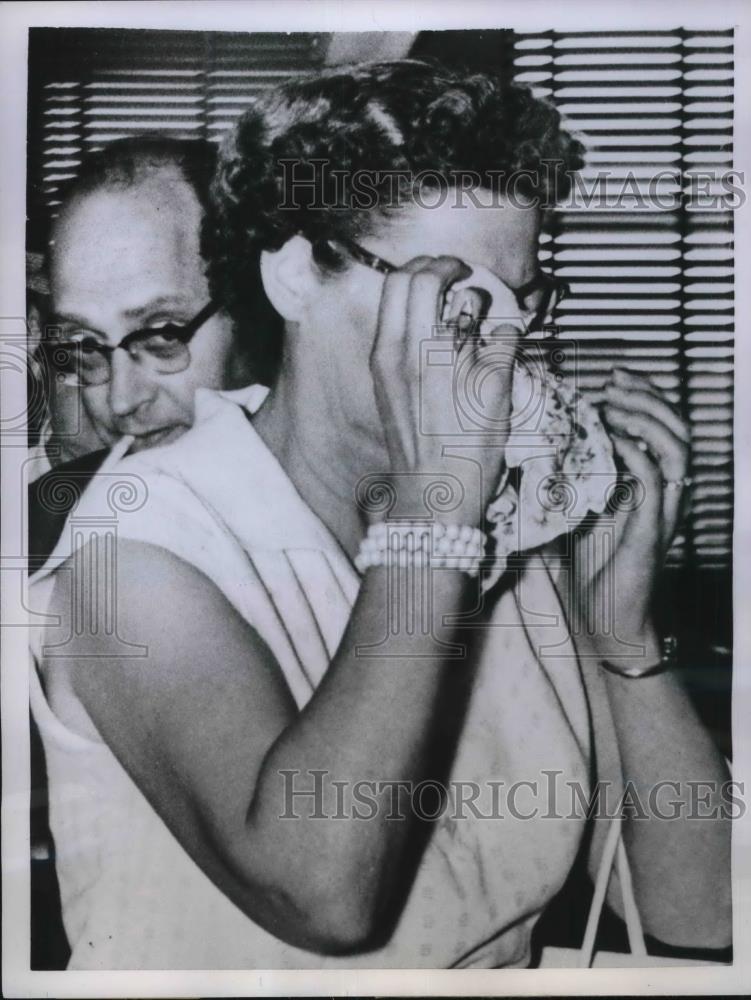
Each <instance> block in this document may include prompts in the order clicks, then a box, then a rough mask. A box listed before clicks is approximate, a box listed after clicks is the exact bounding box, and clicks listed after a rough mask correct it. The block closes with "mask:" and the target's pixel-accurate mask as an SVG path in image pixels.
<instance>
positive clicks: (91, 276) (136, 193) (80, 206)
mask: <svg viewBox="0 0 751 1000" xmlns="http://www.w3.org/2000/svg"><path fill="white" fill-rule="evenodd" d="M200 222H201V208H200V205H199V203H198V199H197V198H196V195H195V193H194V192H193V190H192V188H191V187H190V185H188V184H187V182H185V181H184V180H183V179H182V178H181V177H179V176H178V175H176V174H168V173H167V172H166V171H161V172H159V174H158V175H155V176H153V177H149V178H147V179H145V180H143V181H141V182H139V183H138V184H135V185H133V186H130V187H127V188H124V187H117V188H99V189H97V190H95V191H92V192H88V193H86V194H83V195H80V196H77V197H75V198H74V199H73V200H72V201H71V202H70V203H69V204H68V205H66V206H65V208H64V209H63V211H62V213H61V215H60V218H59V219H58V221H57V224H56V225H55V227H54V230H53V239H52V242H51V245H50V274H51V278H52V291H53V295H55V294H59V293H60V292H61V291H64V290H66V289H67V290H70V289H71V288H75V289H78V288H83V289H87V290H89V291H92V292H93V291H94V290H98V289H105V290H108V291H109V292H110V293H111V294H116V293H117V292H119V290H120V289H121V288H123V289H127V287H128V285H129V284H131V283H133V282H143V281H144V280H147V279H148V278H149V277H151V278H153V277H155V276H157V277H159V276H163V277H164V278H168V279H169V280H172V279H173V277H175V278H179V283H181V284H182V283H184V282H185V281H195V279H196V275H197V274H199V273H203V263H202V261H201V259H200V255H199V240H200ZM180 276H182V278H180Z"/></svg>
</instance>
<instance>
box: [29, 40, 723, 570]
mask: <svg viewBox="0 0 751 1000" xmlns="http://www.w3.org/2000/svg"><path fill="white" fill-rule="evenodd" d="M511 37H512V39H513V63H514V73H515V76H516V78H517V79H520V80H523V81H526V82H528V83H530V84H531V85H532V86H533V87H534V88H535V90H536V91H537V92H538V93H540V94H542V95H545V96H547V97H550V98H551V99H552V100H553V101H554V102H555V103H556V104H557V105H558V107H559V109H560V110H561V112H562V113H563V114H564V115H565V116H566V118H567V119H568V121H569V123H570V124H571V126H572V127H573V128H574V129H576V130H578V131H580V132H581V133H583V134H584V136H585V139H586V144H587V147H588V150H589V153H588V162H587V166H586V167H585V169H584V171H583V173H582V187H581V188H580V189H577V191H576V192H575V194H574V197H573V199H572V203H571V204H570V205H566V206H564V207H562V208H561V209H560V210H558V211H557V212H556V213H554V217H553V224H552V226H551V228H550V230H549V231H548V232H547V233H546V234H545V235H544V236H543V241H544V242H543V244H542V246H541V256H542V259H543V261H544V263H545V264H546V266H549V267H550V268H551V269H552V270H553V271H554V272H555V273H557V274H559V275H560V276H561V277H564V278H566V279H567V280H568V281H569V283H570V284H571V289H572V295H571V297H570V298H569V299H568V300H567V301H564V303H563V304H562V306H561V309H560V311H559V315H558V317H557V322H558V324H559V326H560V338H561V340H562V341H568V342H570V343H571V344H572V345H573V348H574V349H573V350H567V351H565V352H564V357H565V360H564V368H566V367H567V366H568V374H570V375H573V376H574V377H576V378H578V379H579V381H580V383H581V384H582V385H583V386H596V385H599V384H601V383H602V382H603V380H604V378H605V376H606V374H607V373H609V371H610V370H611V369H612V367H613V365H614V364H616V363H618V362H622V363H624V364H626V365H627V366H628V367H631V368H633V369H636V370H642V371H646V372H649V373H650V374H653V375H656V376H657V377H658V379H659V382H660V384H661V385H662V387H663V388H664V389H665V390H666V391H667V392H668V393H669V395H670V396H671V397H672V399H673V400H674V401H676V402H678V403H680V405H681V406H682V407H683V408H684V410H685V412H686V413H687V415H688V416H689V418H690V421H691V427H692V435H693V442H692V443H693V447H692V469H691V474H692V476H693V478H694V481H695V485H694V488H693V493H692V509H691V516H690V518H688V519H687V521H686V530H685V532H684V533H683V534H682V535H681V536H680V537H679V538H678V539H677V540H676V543H675V545H674V547H673V550H672V552H671V560H672V561H673V562H674V563H676V562H685V561H689V562H690V563H692V564H697V563H698V564H699V565H700V566H702V567H706V568H716V569H725V568H727V567H728V566H729V561H730V549H731V532H732V474H733V472H732V393H733V244H732V239H733V230H732V204H728V198H727V195H728V192H727V190H726V189H725V188H723V186H722V184H721V183H720V180H719V177H720V174H721V172H722V171H724V170H729V169H731V168H732V107H733V105H732V100H733V35H732V31H725V32H717V31H706V32H687V31H683V30H676V31H670V32H648V33H647V32H618V33H614V34H611V35H604V34H603V33H601V32H599V33H594V32H592V33H587V32H577V33H573V32H572V33H557V32H553V31H550V32H544V33H534V34H522V33H516V34H515V35H513V36H511ZM324 50H325V41H324V38H323V36H321V35H316V34H305V33H294V34H273V33H255V34H253V33H230V32H170V31H132V30H131V31H121V32H112V31H101V30H97V29H76V30H73V29H70V30H66V29H33V30H32V32H31V37H30V120H29V137H30V145H31V154H30V161H29V214H30V224H31V227H32V229H33V224H34V220H35V219H43V218H44V217H45V216H46V214H47V212H48V211H50V210H52V212H54V209H55V203H56V195H57V191H58V188H59V185H60V183H61V182H62V181H64V180H65V179H67V178H68V177H70V176H71V175H73V174H74V173H75V171H76V170H77V167H78V164H79V163H80V159H81V155H82V154H83V153H84V152H87V151H89V150H91V149H94V148H97V147H100V146H101V145H103V144H104V143H105V142H107V141H108V140H110V139H113V138H116V137H118V136H124V135H132V134H135V133H142V132H148V131H152V130H154V131H160V132H166V133H168V134H171V135H175V136H191V135H200V136H205V137H207V138H211V139H218V138H219V136H220V135H221V134H222V133H223V132H224V131H225V130H226V129H227V128H229V127H230V126H231V125H232V123H233V122H234V121H235V120H236V118H237V116H238V115H239V114H240V113H241V112H242V110H243V108H244V107H246V106H247V105H248V104H249V103H250V102H252V100H253V99H254V97H255V96H256V95H257V94H258V93H260V92H261V91H263V90H265V89H267V88H270V87H274V86H276V85H277V84H278V82H279V81H280V80H282V79H284V78H285V77H288V76H292V75H296V74H300V73H308V72H312V71H314V70H315V69H316V68H317V67H318V66H320V65H321V63H322V61H323V58H324ZM598 175H601V176H598ZM712 177H713V179H711V178H712ZM699 185H701V191H702V192H703V196H702V197H699V198H696V197H693V196H694V195H695V194H696V193H697V191H698V186H699ZM624 186H625V187H624ZM655 196H656V197H657V198H659V199H660V201H659V203H658V204H655Z"/></svg>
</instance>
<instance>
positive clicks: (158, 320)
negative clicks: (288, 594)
mask: <svg viewBox="0 0 751 1000" xmlns="http://www.w3.org/2000/svg"><path fill="white" fill-rule="evenodd" d="M105 154H109V155H107V156H105ZM125 154H127V155H125ZM97 156H98V161H97V163H95V164H94V166H93V167H92V166H91V165H87V167H86V168H85V169H84V170H82V173H81V176H80V178H79V179H78V181H77V182H76V183H75V184H74V185H73V186H72V187H71V188H70V189H69V190H68V191H67V193H66V197H65V199H64V202H63V205H62V207H61V211H60V214H59V216H58V218H57V220H56V222H55V224H54V226H53V229H52V233H51V239H50V243H49V248H48V265H49V275H50V292H51V299H52V307H53V314H54V316H53V318H54V323H55V326H56V327H57V328H58V330H59V332H58V334H57V335H58V337H59V338H60V339H62V340H66V341H67V340H70V339H81V338H84V337H85V338H88V339H89V342H90V343H93V344H101V345H103V346H104V347H105V348H106V347H109V348H112V349H114V348H117V346H118V345H119V344H120V343H121V341H122V340H123V338H126V337H129V335H132V334H133V333H135V332H137V331H143V330H149V331H155V334H156V346H157V348H159V338H160V336H161V334H160V332H159V331H161V330H165V329H166V328H168V327H169V326H173V327H174V326H178V327H180V326H185V324H187V323H189V322H190V321H191V320H192V319H193V318H194V317H195V316H196V315H197V314H198V313H200V312H201V310H202V309H204V307H205V306H206V305H207V303H208V302H209V298H210V296H209V290H208V283H207V280H206V275H205V265H204V261H203V260H202V258H201V255H200V229H201V222H202V219H203V206H202V204H201V199H200V197H199V192H198V189H197V187H196V185H195V184H194V183H193V182H192V181H191V180H190V179H188V176H187V175H186V171H185V164H184V162H183V161H180V160H171V159H169V158H168V157H165V155H164V150H162V149H161V148H160V150H159V155H158V156H157V155H156V152H155V150H154V149H153V148H152V147H149V148H148V149H146V150H141V152H138V151H135V152H134V150H133V148H132V144H131V146H130V147H128V148H125V149H123V148H121V149H120V150H119V151H117V156H115V155H112V154H110V151H109V150H106V151H104V152H103V154H102V155H101V156H100V155H99V154H97ZM105 168H106V169H105ZM207 183H208V181H207ZM153 339H154V338H152V340H153ZM167 340H168V341H170V342H171V343H172V344H174V342H175V339H174V335H173V334H171V333H170V332H169V330H167ZM126 343H129V344H131V345H132V344H133V339H132V337H130V338H129V341H127V342H126ZM138 343H143V341H139V340H138V338H136V344H138ZM188 346H189V354H190V358H189V361H188V363H187V366H186V368H185V369H184V370H180V371H177V372H175V371H170V372H164V371H163V370H162V368H163V367H164V366H163V365H161V362H160V361H159V359H158V357H157V354H156V353H154V354H149V353H148V352H147V351H143V350H140V348H138V349H136V350H135V351H134V350H125V349H115V350H114V351H105V354H104V356H109V357H110V368H109V372H108V377H107V370H106V366H105V373H106V374H105V378H106V380H105V381H104V382H103V383H100V384H95V385H91V384H89V385H84V386H82V388H81V395H82V399H83V402H84V406H85V407H86V410H87V411H88V413H89V416H90V417H91V419H92V421H93V422H94V423H95V424H96V426H97V428H98V429H99V431H100V432H101V433H102V436H103V437H104V438H105V439H106V440H112V439H114V438H117V437H119V436H120V435H122V434H133V435H135V437H136V442H135V445H134V449H135V450H138V449H139V448H147V447H150V446H152V445H155V444H160V443H164V442H166V441H168V440H172V439H173V438H174V437H177V436H178V435H179V434H181V433H182V432H183V431H184V430H186V429H187V428H188V427H189V426H190V425H191V423H192V420H193V403H194V396H195V391H196V389H197V388H200V387H208V388H215V389H216V388H228V387H231V386H232V385H234V384H237V383H240V382H242V381H244V380H245V379H244V378H243V376H241V375H240V374H239V373H238V372H237V369H238V367H241V366H238V353H237V351H236V350H235V345H234V338H233V334H232V329H231V324H230V321H229V319H228V318H227V317H226V315H224V314H223V313H222V312H221V311H219V312H217V313H216V314H214V315H213V316H211V317H210V318H208V319H207V320H206V321H205V322H204V323H203V324H202V325H201V326H200V327H199V328H198V330H197V331H196V333H195V334H194V335H193V337H192V338H191V339H190V341H189V345H188ZM139 351H140V353H139ZM94 356H97V357H102V354H101V353H97V352H96V351H95V352H94ZM155 358H156V360H155ZM81 371H82V373H83V374H84V375H85V374H86V372H85V369H84V368H83V367H82V368H81Z"/></svg>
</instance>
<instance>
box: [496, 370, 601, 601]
mask: <svg viewBox="0 0 751 1000" xmlns="http://www.w3.org/2000/svg"><path fill="white" fill-rule="evenodd" d="M511 407H512V409H511V433H510V435H509V439H508V442H507V444H506V465H507V470H508V469H514V468H518V469H519V470H520V473H519V476H518V490H517V487H516V486H515V485H514V484H513V483H512V482H511V479H510V476H509V474H508V471H506V473H505V475H504V477H503V479H502V481H501V485H500V488H499V490H498V493H497V494H496V497H495V499H494V500H493V501H492V502H491V503H490V505H489V507H488V510H487V518H488V520H489V521H490V523H491V524H492V535H493V537H494V538H495V543H496V551H495V561H494V564H493V566H492V568H491V570H490V572H489V573H488V574H487V575H486V577H485V579H484V582H483V588H484V589H486V590H487V589H489V588H490V587H492V586H493V585H494V584H495V582H496V581H497V580H498V579H499V578H500V576H501V575H502V574H503V573H504V572H505V570H506V564H507V561H508V556H509V555H510V554H511V553H513V552H524V551H528V550H529V549H535V548H538V547H539V546H541V545H545V544H546V543H547V542H550V541H552V540H553V539H554V538H556V537H557V536H559V535H562V534H565V533H566V532H568V531H571V530H572V528H574V527H575V526H576V525H577V524H579V523H580V522H581V521H582V519H583V518H584V517H585V516H586V514H587V512H591V513H593V514H600V513H602V512H603V511H604V510H605V507H606V505H607V502H608V498H609V497H610V495H611V494H612V490H613V487H614V485H615V481H616V475H617V473H616V466H615V461H614V459H613V445H612V443H611V441H610V438H609V437H608V434H607V432H606V431H605V428H604V427H603V425H602V422H601V421H600V418H599V415H598V413H597V410H596V409H595V407H594V406H593V405H592V404H591V403H590V402H589V401H588V400H587V399H585V397H584V396H582V394H581V393H580V392H579V390H578V389H576V388H575V387H574V386H572V385H571V384H570V383H569V382H568V381H567V380H566V379H565V378H564V377H563V376H562V375H559V374H553V373H552V372H550V371H548V370H547V369H546V368H545V367H544V366H543V365H542V364H541V363H540V361H539V359H538V360H537V362H535V363H532V362H529V361H528V360H525V358H523V357H521V358H520V359H519V360H517V362H516V364H515V369H514V380H513V386H512V404H511Z"/></svg>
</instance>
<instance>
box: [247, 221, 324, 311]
mask: <svg viewBox="0 0 751 1000" xmlns="http://www.w3.org/2000/svg"><path fill="white" fill-rule="evenodd" d="M261 279H262V280H263V287H264V291H265V292H266V295H267V297H268V299H269V302H271V304H272V306H273V307H274V309H276V311H277V312H278V313H279V315H280V316H282V317H283V319H285V320H287V321H288V322H290V323H297V322H299V321H300V319H301V318H302V315H303V313H304V312H305V309H306V307H307V305H308V303H309V302H310V300H311V298H312V296H313V295H315V294H316V292H317V290H318V287H319V280H318V279H319V275H318V268H317V266H316V263H315V261H314V260H313V254H312V248H311V246H310V243H309V242H308V240H306V239H305V237H304V236H292V237H291V238H290V239H288V240H287V242H286V243H285V244H284V246H283V247H281V248H280V249H279V250H263V251H262V252H261Z"/></svg>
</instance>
